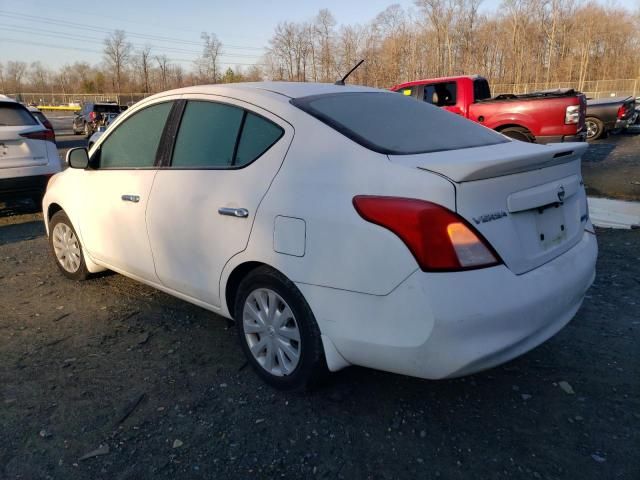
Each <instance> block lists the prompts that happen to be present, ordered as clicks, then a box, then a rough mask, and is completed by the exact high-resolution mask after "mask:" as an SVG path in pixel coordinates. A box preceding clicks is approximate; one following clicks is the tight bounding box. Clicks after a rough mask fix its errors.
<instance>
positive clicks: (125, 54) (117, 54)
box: [104, 30, 133, 95]
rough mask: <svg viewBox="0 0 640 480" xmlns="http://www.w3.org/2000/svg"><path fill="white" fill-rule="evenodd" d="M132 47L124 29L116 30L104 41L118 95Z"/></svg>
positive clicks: (106, 56) (107, 61)
mask: <svg viewBox="0 0 640 480" xmlns="http://www.w3.org/2000/svg"><path fill="white" fill-rule="evenodd" d="M132 49H133V47H132V45H131V44H130V43H129V42H127V37H126V34H125V32H124V30H115V31H114V32H113V33H112V34H111V35H109V36H108V37H107V38H106V39H105V41H104V57H105V60H106V63H107V65H109V67H111V68H112V69H113V74H114V79H115V82H114V83H115V88H116V92H117V93H118V95H119V94H120V90H121V87H122V74H123V71H124V69H125V68H126V66H127V64H128V62H129V60H130V58H131V50H132Z"/></svg>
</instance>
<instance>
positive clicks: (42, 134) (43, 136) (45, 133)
mask: <svg viewBox="0 0 640 480" xmlns="http://www.w3.org/2000/svg"><path fill="white" fill-rule="evenodd" d="M20 136H21V137H24V138H28V139H30V140H45V141H47V142H54V143H55V141H56V137H55V135H54V133H53V130H38V131H37V132H29V133H21V134H20Z"/></svg>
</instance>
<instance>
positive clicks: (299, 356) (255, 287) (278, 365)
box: [234, 267, 327, 390]
mask: <svg viewBox="0 0 640 480" xmlns="http://www.w3.org/2000/svg"><path fill="white" fill-rule="evenodd" d="M234 310H235V320H236V325H237V329H238V336H239V338H240V344H241V346H242V349H243V351H244V353H245V355H246V356H247V359H248V361H249V363H251V366H252V367H253V369H254V370H255V371H256V373H257V374H258V375H259V376H260V377H261V378H262V379H263V380H264V381H265V382H266V383H268V384H269V385H271V386H273V387H275V388H278V389H281V390H299V389H304V388H306V387H309V386H312V385H313V384H315V383H316V382H317V381H318V380H320V379H321V378H322V377H323V376H324V375H325V373H326V372H327V366H326V361H325V358H324V350H323V348H322V340H321V338H320V330H319V328H318V324H317V323H316V320H315V318H314V316H313V312H312V311H311V308H310V307H309V305H308V304H307V302H306V300H305V299H304V297H303V296H302V294H301V293H300V291H299V290H298V289H297V287H296V286H295V285H294V284H293V283H292V282H291V281H290V280H288V279H287V278H286V277H285V276H284V275H282V274H280V273H279V272H277V271H275V270H273V269H271V268H268V267H261V268H258V269H256V270H254V271H253V272H251V273H250V274H249V275H248V276H247V277H245V278H244V280H242V282H241V283H240V286H239V288H238V294H237V295H236V301H235V309H234Z"/></svg>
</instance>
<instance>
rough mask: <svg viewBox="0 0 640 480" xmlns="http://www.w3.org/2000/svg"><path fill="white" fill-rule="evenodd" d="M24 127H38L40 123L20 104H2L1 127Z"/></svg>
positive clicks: (0, 107) (0, 106)
mask: <svg viewBox="0 0 640 480" xmlns="http://www.w3.org/2000/svg"><path fill="white" fill-rule="evenodd" d="M22 125H38V122H37V121H36V119H35V118H33V116H32V115H31V114H30V113H29V111H28V110H27V109H26V108H24V107H23V106H22V105H20V104H19V103H13V102H2V103H0V127H19V126H22Z"/></svg>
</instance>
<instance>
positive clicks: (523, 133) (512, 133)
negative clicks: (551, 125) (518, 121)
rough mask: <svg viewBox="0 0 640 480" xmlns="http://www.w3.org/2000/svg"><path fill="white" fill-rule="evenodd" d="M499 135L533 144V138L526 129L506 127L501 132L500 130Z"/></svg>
mask: <svg viewBox="0 0 640 480" xmlns="http://www.w3.org/2000/svg"><path fill="white" fill-rule="evenodd" d="M500 133H501V134H503V135H506V136H507V137H509V138H513V139H514V140H520V141H521V142H528V143H533V142H534V141H535V138H534V137H533V135H531V132H529V130H527V129H526V128H522V127H507V128H505V129H503V130H500Z"/></svg>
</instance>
